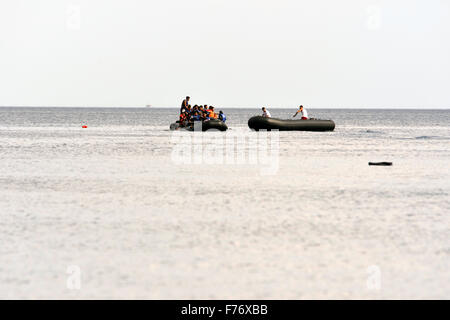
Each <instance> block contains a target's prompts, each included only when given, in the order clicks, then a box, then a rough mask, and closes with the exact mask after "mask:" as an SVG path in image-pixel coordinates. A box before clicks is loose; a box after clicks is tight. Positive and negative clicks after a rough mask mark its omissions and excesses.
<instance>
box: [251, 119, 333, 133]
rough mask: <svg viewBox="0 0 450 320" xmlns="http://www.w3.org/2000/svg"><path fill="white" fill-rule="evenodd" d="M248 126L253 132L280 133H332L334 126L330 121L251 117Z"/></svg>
mask: <svg viewBox="0 0 450 320" xmlns="http://www.w3.org/2000/svg"><path fill="white" fill-rule="evenodd" d="M248 126H249V127H250V129H253V130H256V131H258V130H269V131H270V130H280V131H333V130H334V127H335V124H334V122H333V121H332V120H319V119H308V120H282V119H276V118H267V117H262V116H256V117H251V118H250V119H249V120H248Z"/></svg>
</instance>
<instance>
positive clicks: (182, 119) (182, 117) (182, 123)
mask: <svg viewBox="0 0 450 320" xmlns="http://www.w3.org/2000/svg"><path fill="white" fill-rule="evenodd" d="M187 122H188V116H187V113H186V111H183V112H182V113H181V114H180V121H179V123H180V127H184V126H185V125H186V123H187Z"/></svg>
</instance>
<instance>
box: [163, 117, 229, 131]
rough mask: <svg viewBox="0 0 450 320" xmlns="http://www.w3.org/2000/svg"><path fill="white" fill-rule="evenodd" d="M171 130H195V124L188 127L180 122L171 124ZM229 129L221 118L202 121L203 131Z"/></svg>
mask: <svg viewBox="0 0 450 320" xmlns="http://www.w3.org/2000/svg"><path fill="white" fill-rule="evenodd" d="M170 130H187V131H195V130H194V127H193V126H188V127H180V124H179V123H178V122H175V123H171V124H170ZM209 130H211V131H213V130H214V131H227V130H228V126H227V125H226V124H225V123H224V122H223V121H220V120H216V119H213V120H207V121H202V122H201V131H209Z"/></svg>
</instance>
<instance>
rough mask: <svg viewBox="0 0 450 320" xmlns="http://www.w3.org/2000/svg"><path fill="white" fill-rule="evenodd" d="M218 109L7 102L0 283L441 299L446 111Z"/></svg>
mask: <svg viewBox="0 0 450 320" xmlns="http://www.w3.org/2000/svg"><path fill="white" fill-rule="evenodd" d="M218 110H223V112H224V113H225V114H226V116H227V125H228V127H229V130H228V131H227V132H187V131H170V130H169V125H170V123H172V122H174V121H175V120H177V117H178V112H179V108H88V107H84V108H81V107H80V108H46V107H33V108H27V107H20V108H19V107H2V108H0V299H16V298H21V299H22V298H23V299H401V298H406V299H422V298H424V299H435V298H437V299H449V298H450V197H449V193H450V110H426V109H422V110H407V109H401V110H394V109H313V108H310V109H308V112H309V116H310V117H314V118H319V119H332V120H333V121H334V122H335V123H336V128H335V130H334V131H332V132H277V131H272V132H260V133H256V132H253V131H251V130H250V129H249V128H248V126H247V120H248V119H249V118H250V117H251V116H254V115H258V114H260V113H261V110H260V109H258V108H248V109H243V108H222V109H218ZM218 110H217V111H218ZM269 111H270V112H271V114H272V117H276V118H283V119H288V118H292V115H293V114H294V112H295V110H294V109H275V108H273V109H269ZM83 126H84V128H83ZM379 161H388V162H392V166H369V165H368V163H369V162H379Z"/></svg>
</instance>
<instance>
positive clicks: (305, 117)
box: [293, 106, 308, 120]
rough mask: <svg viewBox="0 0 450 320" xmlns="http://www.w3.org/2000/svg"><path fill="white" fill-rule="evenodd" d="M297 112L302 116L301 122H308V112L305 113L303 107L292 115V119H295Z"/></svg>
mask: <svg viewBox="0 0 450 320" xmlns="http://www.w3.org/2000/svg"><path fill="white" fill-rule="evenodd" d="M299 112H300V113H301V114H302V120H308V112H307V111H306V109H305V108H303V106H300V108H299V109H298V110H297V112H296V113H295V114H294V116H293V118H295V116H296V115H297V114H298V113H299Z"/></svg>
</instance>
